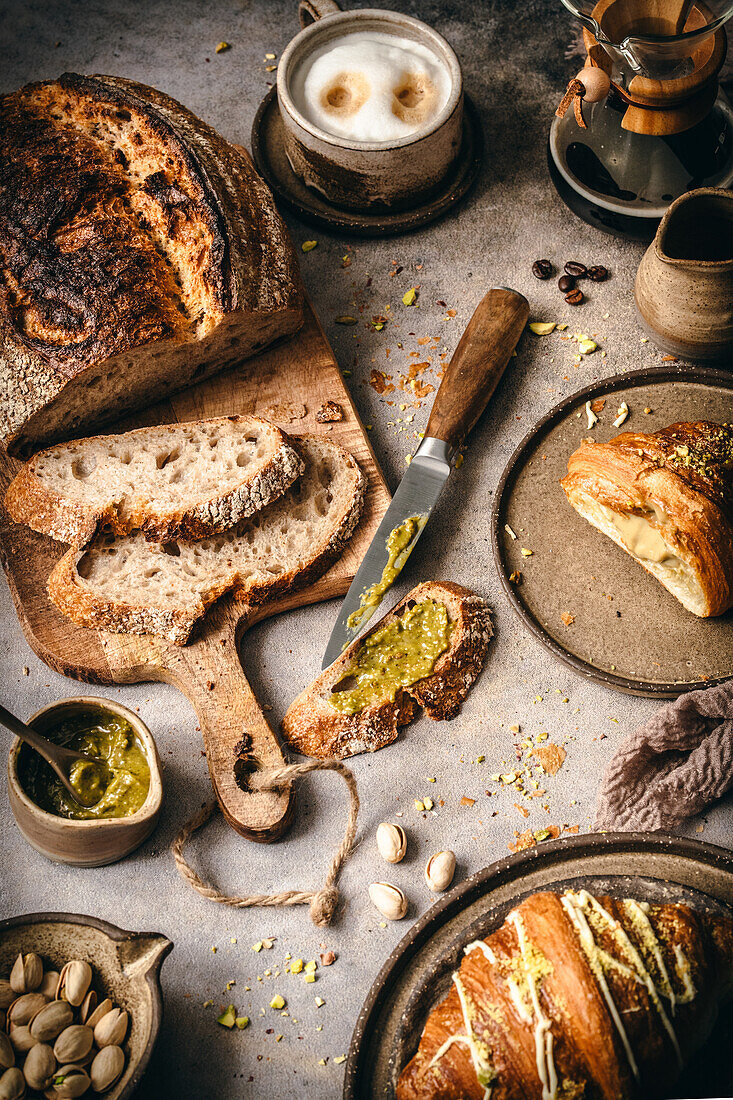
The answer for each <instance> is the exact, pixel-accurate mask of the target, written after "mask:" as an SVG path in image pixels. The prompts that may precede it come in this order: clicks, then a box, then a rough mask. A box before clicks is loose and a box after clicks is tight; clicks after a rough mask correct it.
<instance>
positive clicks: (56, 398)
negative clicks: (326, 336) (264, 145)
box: [0, 73, 302, 455]
mask: <svg viewBox="0 0 733 1100" xmlns="http://www.w3.org/2000/svg"><path fill="white" fill-rule="evenodd" d="M0 161H1V162H2V172H0V286H2V287H3V292H2V294H0V442H2V443H3V444H4V445H5V446H6V448H7V449H8V450H10V451H11V452H12V453H17V454H23V455H27V454H29V453H30V452H31V451H32V450H33V449H36V448H37V447H38V446H39V445H40V444H41V443H47V442H53V441H55V440H57V439H64V438H69V437H71V436H77V435H81V434H83V431H84V429H87V428H90V427H92V426H97V425H99V424H102V423H104V422H106V421H109V420H110V419H112V418H113V417H116V416H118V415H119V414H121V413H122V412H124V411H126V410H130V409H134V408H138V407H140V406H141V405H145V404H150V403H151V402H153V401H157V400H159V399H160V398H162V397H164V396H165V395H166V394H168V393H171V392H173V391H175V390H177V389H182V388H183V387H185V386H188V385H190V384H191V383H192V382H194V381H198V380H199V379H201V378H204V377H206V376H207V375H209V374H213V373H215V372H216V371H218V370H221V369H222V368H223V367H226V366H228V365H231V364H233V363H237V362H241V360H242V359H245V358H246V357H247V356H249V355H252V354H253V353H254V352H256V351H258V350H259V349H260V348H263V347H264V346H265V345H267V344H269V343H271V342H272V341H273V340H275V339H277V338H279V337H281V336H285V335H288V334H290V333H292V332H294V331H295V330H296V329H297V328H298V327H299V326H300V324H301V323H302V293H301V289H300V281H299V275H298V269H297V262H296V259H295V254H294V252H293V248H292V245H291V243H290V240H289V237H288V234H287V230H286V228H285V226H284V223H283V222H282V219H281V218H280V216H279V215H278V213H277V210H276V208H275V205H274V202H273V200H272V196H271V195H270V193H269V191H268V190H267V187H266V186H265V184H264V183H263V182H262V180H261V179H260V178H259V176H258V175H257V174H256V172H255V171H254V169H253V167H252V165H251V163H250V161H249V160H248V159H247V157H246V156H245V155H244V153H242V152H241V151H240V150H238V149H236V148H235V147H234V146H232V145H230V144H229V143H228V142H226V141H224V139H223V138H221V137H220V136H219V135H218V134H217V133H216V132H215V131H214V130H212V129H211V128H210V127H208V126H206V125H205V124H204V123H203V122H201V121H200V120H199V119H198V118H196V116H195V115H193V114H191V112H190V111H187V110H186V109H185V107H182V106H181V104H179V103H176V101H175V100H173V99H170V98H169V97H168V96H165V95H163V94H162V93H161V92H157V91H156V90H155V89H154V88H148V87H146V86H145V85H143V84H136V83H134V82H132V81H128V80H122V79H120V78H117V77H109V76H95V77H84V76H78V75H76V74H74V73H65V74H64V75H63V76H61V77H60V78H59V79H58V80H55V81H49V82H47V83H43V84H30V85H28V86H27V87H25V88H21V89H20V90H19V91H17V92H15V93H13V94H11V95H7V96H4V97H1V98H0Z"/></svg>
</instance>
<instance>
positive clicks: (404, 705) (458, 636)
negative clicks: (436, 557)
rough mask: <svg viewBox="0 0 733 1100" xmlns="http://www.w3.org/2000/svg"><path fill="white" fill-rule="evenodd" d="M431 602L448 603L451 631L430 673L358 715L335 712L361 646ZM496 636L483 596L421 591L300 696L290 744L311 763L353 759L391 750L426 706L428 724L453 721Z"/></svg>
mask: <svg viewBox="0 0 733 1100" xmlns="http://www.w3.org/2000/svg"><path fill="white" fill-rule="evenodd" d="M426 600H434V601H436V602H438V603H442V604H444V605H445V607H446V610H447V612H448V621H449V623H450V624H451V632H450V639H449V642H448V648H447V649H446V650H445V651H444V652H443V653H442V654H441V655H440V656H439V657H438V659H437V661H436V663H435V665H434V666H433V669H432V671H431V672H430V674H429V675H427V676H425V677H424V678H423V679H421V680H417V681H416V682H415V683H413V684H411V685H410V686H408V687H403V688H398V690H397V692H396V694H395V696H394V698H389V697H385V698H383V699H380V700H379V701H378V702H375V703H373V704H371V705H369V706H367V707H365V708H364V709H363V710H361V711H358V712H357V713H356V714H348V713H343V712H342V711H339V710H337V709H336V708H335V707H334V706H333V705H332V703H331V701H330V697H331V695H332V693H333V691H334V689H335V688H336V685H338V684H339V683H340V682H341V681H343V680H344V679H345V678H346V677H347V676H348V673H349V670H350V669H351V668H352V667H353V663H354V658H355V656H356V654H357V652H358V651H359V649H360V648H361V647H362V646H363V644H364V640H365V639H366V638H369V637H371V635H373V634H374V633H375V631H377V630H381V628H382V627H384V626H387V625H388V624H390V623H393V622H395V620H396V619H398V618H399V617H400V616H401V615H403V614H404V612H405V611H406V610H408V609H411V608H412V607H413V606H414V605H415V604H419V603H421V602H422V601H426ZM492 633H493V631H492V628H491V613H490V611H489V608H488V607H487V606H486V604H485V602H484V601H483V600H482V599H481V597H480V596H477V595H475V593H473V592H471V591H470V590H469V589H468V588H463V587H461V585H459V584H449V583H444V582H442V581H426V582H425V583H424V584H419V585H418V586H417V587H416V588H413V589H412V591H411V592H410V593H409V594H408V595H407V596H405V598H404V600H401V601H400V602H399V603H398V604H397V606H396V607H395V608H393V610H392V611H390V612H389V614H388V615H385V616H384V618H383V619H382V620H381V621H380V622H378V623H377V624H376V626H373V627H372V628H371V630H368V631H366V633H365V634H363V635H362V636H361V638H357V639H356V641H354V642H352V643H351V645H350V646H349V647H348V648H347V649H345V650H344V652H343V653H342V654H341V656H340V657H338V658H337V659H336V660H335V661H334V662H333V664H332V665H331V666H330V667H329V668H327V669H325V670H324V671H323V672H322V673H321V675H320V676H319V677H318V678H317V679H316V680H314V682H313V683H312V684H311V686H310V687H309V688H307V689H306V690H305V691H304V692H302V693H301V694H300V695H299V696H298V698H297V699H296V700H295V702H294V703H292V705H291V706H290V708H289V709H288V712H287V714H286V715H285V717H284V718H283V721H282V727H281V728H282V733H283V736H284V737H285V740H286V741H287V742H288V744H289V745H290V747H291V748H293V749H295V750H296V752H301V753H303V754H304V755H306V756H339V757H344V756H354V755H355V754H356V753H358V752H375V751H376V750H377V749H381V748H384V746H385V745H389V744H390V743H391V742H392V741H394V740H395V738H396V737H397V732H398V728H399V727H400V726H404V725H406V724H407V723H408V722H409V721H410V720H411V719H412V718H413V717H414V715H415V712H416V710H417V707H418V706H420V707H424V708H425V710H426V711H427V713H428V715H429V716H430V718H433V719H445V718H454V717H455V716H456V714H457V713H458V710H459V708H460V706H461V703H462V702H463V700H464V699H465V698H466V696H467V694H468V691H469V688H470V687H471V685H472V684H473V682H474V680H475V679H476V678H477V676H478V674H479V672H480V671H481V669H482V668H483V666H484V663H485V661H486V654H487V652H488V648H489V639H490V638H491V635H492Z"/></svg>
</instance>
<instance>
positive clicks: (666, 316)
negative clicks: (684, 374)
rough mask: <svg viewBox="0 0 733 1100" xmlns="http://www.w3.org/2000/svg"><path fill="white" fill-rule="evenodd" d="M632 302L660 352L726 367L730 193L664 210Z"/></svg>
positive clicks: (703, 191) (695, 195) (732, 254)
mask: <svg viewBox="0 0 733 1100" xmlns="http://www.w3.org/2000/svg"><path fill="white" fill-rule="evenodd" d="M635 295H636V307H637V310H638V313H639V319H640V321H641V324H642V326H643V327H644V328H645V329H646V331H647V332H648V333H649V335H650V337H651V338H652V340H653V341H654V342H655V344H657V346H658V347H659V348H661V349H662V351H665V352H668V353H669V354H671V355H676V356H679V357H680V358H682V359H688V360H691V361H693V362H699V363H721V362H732V363H733V192H731V191H727V190H725V189H722V188H715V187H701V188H700V189H699V190H697V191H688V192H687V194H685V195H681V196H680V198H678V199H676V200H675V201H674V202H673V203H672V205H671V206H670V207H669V209H668V210H667V212H666V214H665V215H664V217H663V218H662V221H661V223H660V225H659V229H658V230H657V235H656V237H655V238H654V241H653V242H652V244H651V245H650V246H649V248H648V249H647V251H646V253H645V255H644V258H643V260H642V261H641V264H640V265H639V270H638V272H637V275H636V287H635Z"/></svg>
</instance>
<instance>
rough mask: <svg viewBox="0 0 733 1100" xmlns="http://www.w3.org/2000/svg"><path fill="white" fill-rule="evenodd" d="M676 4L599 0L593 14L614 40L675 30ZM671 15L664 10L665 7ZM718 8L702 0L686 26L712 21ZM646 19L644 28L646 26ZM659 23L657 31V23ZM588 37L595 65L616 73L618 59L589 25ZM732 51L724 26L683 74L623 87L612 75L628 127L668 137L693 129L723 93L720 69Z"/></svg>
mask: <svg viewBox="0 0 733 1100" xmlns="http://www.w3.org/2000/svg"><path fill="white" fill-rule="evenodd" d="M671 7H675V5H666V6H665V5H660V4H659V3H658V0H598V3H597V4H596V6H595V8H594V9H593V18H594V19H595V20H596V22H597V23H598V24H599V25H600V26H601V27H602V28H603V31H604V33H605V34H606V35H607V37H608V39H609V41H610V42H621V41H623V39H624V38H625V37H627V36H628V35H630V34H633V33H634V28H636V33H647V34H649V33H658V34H674V33H678V31H677V30H676V21H675V20H672V22H670V21H669V11H670V8H671ZM676 7H677V8H678V9H679V11H678V14H679V16H680V18H684V15H685V13H686V11H687V9H688V7H689V4H685V3H684V2H683V0H677V5H676ZM663 10H664V11H665V16H664V17H663V16H662V14H661V13H662V11H663ZM713 18H714V17H713V15H712V13H711V12H710V11H709V9H708V8H707V7H706V6H705V4H703V3H702V0H697V3H695V4H694V6H693V7H692V9H691V10H690V11H689V14H688V15H687V19H686V21H685V22H684V29H685V31H686V32H689V31H695V30H698V29H699V28H701V27H704V26H707V25H708V24H709V23H710V22H711V21H712V19H713ZM642 22H643V25H644V31H641V30H640V24H641V23H642ZM655 23H657V24H658V27H659V29H658V30H657V31H656V32H655V31H652V30H651V27H653V26H654V25H655ZM583 41H584V43H585V48H586V50H587V51H588V59H589V62H590V64H591V65H594V66H598V68H601V69H603V70H604V71H605V72H606V73H607V74H608V76H609V77H611V75H612V69H613V62H612V60H611V58H610V57H609V55H608V54H607V53H606V51H605V50H604V49H603V46H602V45H601V44H600V43H599V42H598V41H597V40H596V38H595V37H594V36H593V35H592V34H591V33H590V31H588V30H587V29H585V28H584V29H583ZM726 51H727V39H726V35H725V30H724V29H723V28H722V27H720V28H719V29H718V30H717V31H716V32H715V34H713V35H711V36H709V37H708V38H706V39H705V40H704V41H703V42H702V43H701V44H700V45H699V46H698V47H697V49H695V50H693V52H692V54H691V55H690V56H691V60H692V63H693V70H692V72H691V73H689V74H688V75H687V76H683V77H681V78H680V79H678V80H651V79H650V78H649V77H645V76H635V77H634V78H633V79H632V80H631V82H630V83H629V86H628V88H621V87H619V85H618V84H616V83H615V82H613V81H612V87H613V89H614V90H615V92H616V93H617V94H618V95H619V96H620V97H621V98H622V99H623V100H624V101H625V102H626V104H627V109H626V113H625V115H624V117H623V119H622V121H621V126H622V127H623V129H624V130H631V131H633V132H634V133H636V134H651V135H653V136H656V137H665V136H667V135H669V134H679V133H682V131H683V130H689V129H690V127H691V126H695V125H696V124H697V123H698V122H700V121H701V120H702V119H703V118H705V116H706V115H707V114H708V112H709V111H710V109H711V108H712V106H713V104H714V103H715V98H716V96H717V94H718V73H719V72H720V70H721V68H722V66H723V62H724V60H725V55H726Z"/></svg>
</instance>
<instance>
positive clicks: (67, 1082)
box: [46, 1066, 91, 1100]
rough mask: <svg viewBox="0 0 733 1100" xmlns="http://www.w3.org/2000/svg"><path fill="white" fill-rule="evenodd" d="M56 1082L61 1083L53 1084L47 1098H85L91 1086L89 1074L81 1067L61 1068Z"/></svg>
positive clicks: (56, 1075) (55, 1078) (57, 1071)
mask: <svg viewBox="0 0 733 1100" xmlns="http://www.w3.org/2000/svg"><path fill="white" fill-rule="evenodd" d="M59 1079H61V1080H59ZM54 1081H59V1083H58V1084H52V1085H51V1087H50V1089H48V1090H47V1091H46V1096H52V1097H71V1098H72V1100H73V1097H75V1096H83V1095H84V1093H85V1092H86V1091H87V1089H88V1088H89V1086H90V1084H91V1080H90V1078H89V1074H88V1073H87V1071H86V1070H84V1069H82V1068H81V1067H80V1066H59V1068H58V1069H57V1070H56V1072H55V1074H54Z"/></svg>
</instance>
